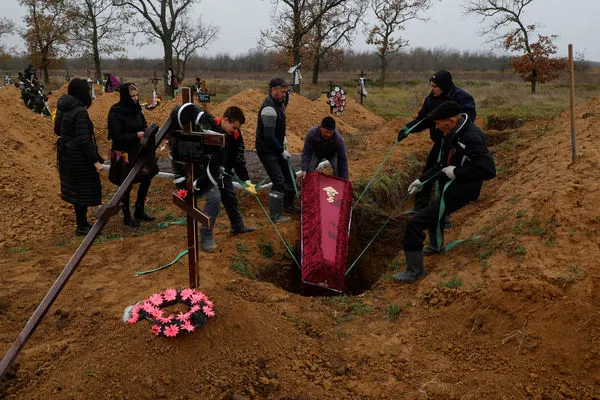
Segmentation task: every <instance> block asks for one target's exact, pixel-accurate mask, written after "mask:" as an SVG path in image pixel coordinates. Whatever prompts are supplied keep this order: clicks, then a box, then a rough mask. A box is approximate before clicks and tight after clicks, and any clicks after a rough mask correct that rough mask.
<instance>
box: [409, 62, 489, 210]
mask: <svg viewBox="0 0 600 400" xmlns="http://www.w3.org/2000/svg"><path fill="white" fill-rule="evenodd" d="M429 83H430V84H431V93H429V95H427V97H425V100H424V101H423V106H422V107H421V109H420V110H419V112H418V114H417V117H416V118H415V119H414V120H412V121H410V122H409V123H407V124H406V125H405V126H403V127H402V129H400V132H398V141H400V140H402V139H404V138H405V137H406V131H407V130H408V129H410V128H412V131H411V132H415V133H416V132H422V131H424V130H425V129H428V128H429V137H430V138H431V140H432V141H433V147H432V148H431V150H430V151H429V155H428V156H427V162H426V164H425V168H424V171H427V170H429V169H431V168H432V167H433V166H434V165H436V163H437V162H438V155H439V152H440V151H439V150H440V148H439V146H440V143H441V139H442V133H441V132H440V131H439V129H437V128H436V127H435V122H434V121H432V120H431V119H430V118H427V115H428V114H429V113H431V112H432V111H433V110H434V109H435V108H436V107H437V106H439V105H440V104H442V103H444V102H446V101H454V102H456V103H458V104H460V105H461V106H462V112H463V113H465V114H466V115H467V116H468V118H469V119H470V120H471V122H475V117H476V116H477V113H476V111H475V100H474V99H473V97H472V96H471V95H470V94H469V93H467V92H466V91H465V90H463V89H461V88H459V87H457V86H456V85H454V82H453V81H452V74H451V73H450V72H448V71H446V70H444V69H442V70H439V71H438V72H436V73H435V74H433V75H432V76H431V77H430V78H429ZM421 120H424V121H423V122H421V123H419V121H421ZM417 123H419V125H418V126H415V125H417ZM432 187H433V186H432V185H431V184H426V185H424V186H423V190H422V191H421V192H419V194H418V195H417V196H415V205H414V207H413V208H412V209H410V210H408V211H406V212H405V213H404V214H405V215H412V214H416V213H417V211H419V210H421V209H423V208H424V207H425V206H426V205H427V204H428V203H429V199H430V198H431V189H432Z"/></svg>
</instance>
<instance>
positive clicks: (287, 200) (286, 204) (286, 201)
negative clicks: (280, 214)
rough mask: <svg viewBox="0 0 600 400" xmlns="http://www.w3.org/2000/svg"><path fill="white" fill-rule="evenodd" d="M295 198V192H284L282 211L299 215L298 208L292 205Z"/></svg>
mask: <svg viewBox="0 0 600 400" xmlns="http://www.w3.org/2000/svg"><path fill="white" fill-rule="evenodd" d="M295 197H296V192H294V191H292V190H286V192H285V194H284V195H283V209H284V210H285V212H287V213H288V214H300V212H301V210H300V207H296V206H295V205H294V198H295Z"/></svg>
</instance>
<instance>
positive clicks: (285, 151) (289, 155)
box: [281, 150, 292, 161]
mask: <svg viewBox="0 0 600 400" xmlns="http://www.w3.org/2000/svg"><path fill="white" fill-rule="evenodd" d="M281 157H283V159H284V160H286V161H287V160H289V159H290V158H292V155H291V154H290V153H288V151H287V150H284V151H283V152H281Z"/></svg>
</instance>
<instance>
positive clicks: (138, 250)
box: [0, 87, 600, 400]
mask: <svg viewBox="0 0 600 400" xmlns="http://www.w3.org/2000/svg"><path fill="white" fill-rule="evenodd" d="M264 95H265V94H264V93H262V92H261V91H248V92H244V93H243V94H240V96H239V97H237V98H235V97H234V98H232V99H230V102H224V103H221V104H213V105H211V106H210V107H214V108H213V109H212V111H211V112H213V113H214V114H215V115H218V114H219V113H220V112H222V110H223V109H224V107H226V106H227V105H228V104H236V105H240V106H242V108H243V109H244V111H245V112H246V115H247V117H248V119H249V122H248V126H247V127H246V129H245V132H246V136H249V137H252V133H253V130H252V129H250V128H251V127H250V124H251V123H252V119H254V124H256V122H255V118H256V112H257V110H258V107H259V106H260V104H262V100H263V99H264ZM177 100H178V99H174V100H172V101H170V102H171V104H169V102H166V104H165V105H168V107H164V108H163V109H162V110H161V109H160V108H158V109H156V110H154V111H151V112H149V113H148V114H147V115H153V114H154V113H155V112H156V111H159V113H157V114H154V115H161V114H160V113H162V112H165V111H166V110H168V112H166V113H165V115H168V113H170V108H171V107H172V106H173V105H175V104H179V103H178V102H177ZM179 101H180V99H179ZM108 103H110V102H106V104H104V103H103V102H100V101H99V102H98V103H96V107H97V110H91V114H94V117H93V118H94V119H95V120H96V121H94V122H95V123H97V124H98V125H100V119H106V114H107V113H108V108H110V105H109V104H108ZM322 106H323V104H320V103H319V102H317V104H314V102H310V101H308V100H306V99H302V98H297V96H295V95H294V96H292V102H291V103H290V107H289V108H288V115H289V118H290V125H291V126H292V128H291V129H292V130H291V134H290V139H291V143H290V145H291V146H293V147H294V148H295V150H296V151H299V149H300V147H301V146H300V144H301V140H300V137H301V135H303V134H304V132H305V130H306V129H308V128H309V127H310V126H311V125H313V124H316V123H318V121H319V120H320V118H322V115H323V110H322V108H321V107H322ZM161 107H162V106H161ZM0 109H1V110H0V113H2V114H0V128H1V129H2V131H3V132H4V135H3V137H2V138H1V139H0V167H1V168H0V174H2V175H1V176H0V185H2V186H1V189H2V190H0V196H2V197H1V198H0V201H3V202H4V204H5V206H4V208H3V213H2V215H1V216H0V231H2V232H3V235H2V236H1V237H0V243H1V244H2V246H3V247H2V248H1V249H0V250H1V253H0V254H1V256H2V259H1V268H2V274H1V275H0V276H1V278H0V285H2V286H1V287H2V290H0V343H1V346H0V348H2V349H3V352H5V351H6V350H7V349H8V348H9V346H10V344H11V343H12V342H13V340H14V339H15V338H16V337H17V335H18V333H19V332H20V330H21V329H22V327H23V326H24V325H25V323H26V322H27V320H28V318H29V317H30V315H31V314H32V313H33V312H34V310H35V308H36V306H37V304H38V303H39V301H40V300H41V299H42V298H43V297H44V295H45V294H46V292H47V290H48V288H49V287H50V285H51V284H52V282H53V281H54V280H55V279H56V277H57V276H58V274H59V273H60V271H61V270H62V268H63V267H64V265H65V264H66V262H67V261H68V260H69V257H71V255H72V254H73V252H74V251H75V249H76V248H77V246H78V244H79V243H80V241H81V239H80V238H75V237H74V236H73V232H72V230H73V229H72V227H73V226H74V221H73V220H74V218H73V216H72V215H70V208H67V206H66V205H64V202H62V201H61V200H60V198H59V197H58V174H57V172H56V170H55V166H54V157H55V154H54V142H55V139H54V135H53V133H52V132H51V126H50V119H49V118H44V117H42V116H40V115H37V114H34V113H32V112H31V111H29V110H28V109H26V108H25V106H24V105H23V104H22V101H20V98H19V92H18V91H17V90H16V89H14V88H13V89H11V88H10V87H9V88H5V89H0ZM576 115H577V118H576V131H577V154H578V159H577V162H575V163H572V162H571V149H570V136H569V132H570V126H569V115H568V114H567V113H564V114H562V115H560V116H559V117H557V118H555V119H552V120H549V121H536V122H533V123H528V124H525V125H523V126H521V127H520V128H518V129H517V130H516V131H515V134H514V135H511V137H510V138H509V140H508V141H506V142H504V143H498V144H496V145H495V146H494V147H493V148H492V151H493V153H494V157H495V161H496V165H497V169H498V176H497V177H496V178H495V179H493V180H491V181H488V182H486V183H485V184H484V187H483V191H482V196H481V198H480V199H479V200H478V201H477V202H474V203H472V204H470V205H468V206H467V207H465V208H464V209H462V210H460V211H459V212H457V213H455V214H453V215H452V218H451V219H452V222H453V227H452V228H451V229H449V230H448V231H447V237H446V240H447V242H451V241H454V240H459V239H460V240H464V239H467V240H466V241H464V242H462V243H461V244H459V245H457V246H456V247H455V248H453V249H452V250H450V251H449V252H448V253H447V254H444V255H439V256H432V257H427V258H426V259H425V267H426V269H427V271H428V275H427V277H426V278H425V279H423V280H421V281H419V282H418V283H416V284H412V285H398V284H396V283H394V282H393V281H392V280H391V279H390V275H391V274H394V273H397V272H399V271H400V270H402V269H403V268H404V264H403V259H402V256H400V257H397V258H396V259H393V260H390V259H387V258H383V257H382V256H381V255H380V254H377V253H375V252H367V253H366V254H365V258H367V259H368V261H367V262H366V263H365V265H366V266H367V267H369V266H371V265H374V266H376V267H377V268H378V269H383V270H385V274H384V275H383V276H382V277H381V278H379V279H378V280H377V279H376V278H374V280H375V283H374V286H373V287H372V288H370V289H369V290H367V291H366V292H365V293H364V294H362V295H361V296H343V297H331V298H323V297H302V296H300V295H297V294H294V293H289V292H286V291H284V290H283V289H281V288H280V287H277V286H275V285H274V284H272V283H270V282H271V280H269V278H272V277H271V276H270V275H281V276H288V275H289V276H290V277H292V279H299V278H298V273H297V269H296V266H295V265H293V264H292V263H291V262H290V257H289V255H287V254H286V253H285V250H284V249H283V247H282V246H281V245H280V244H279V238H278V236H277V234H276V233H275V232H274V231H273V230H272V229H271V228H270V227H269V225H268V222H266V219H265V217H264V215H263V214H262V210H261V208H260V207H259V206H258V205H257V203H256V201H255V199H254V198H253V197H251V196H248V195H246V194H244V193H241V194H240V202H241V210H242V212H243V214H244V218H245V222H246V223H247V224H249V225H252V226H256V227H257V231H255V232H253V233H249V234H246V235H242V236H237V237H235V238H233V237H231V236H230V235H229V222H228V221H227V220H226V218H225V217H224V216H223V217H219V218H218V219H217V221H216V225H215V239H216V241H217V243H218V245H219V249H218V251H217V252H215V253H210V254H209V253H202V254H201V256H200V257H201V258H200V270H201V289H202V291H203V292H205V293H206V294H207V295H208V297H209V298H210V299H211V300H213V301H214V304H215V312H216V317H215V318H214V319H212V320H210V321H209V322H208V323H207V324H206V325H205V326H203V327H202V328H201V329H200V330H199V331H198V332H193V333H191V334H184V335H181V336H178V337H176V338H170V339H166V338H158V337H154V336H152V334H151V332H150V326H151V324H149V323H145V322H139V323H137V324H135V325H125V324H123V322H122V321H121V316H122V314H123V310H124V308H125V307H127V306H128V305H131V304H134V303H136V302H137V301H140V300H143V299H145V298H147V297H149V296H150V295H151V294H153V293H155V292H157V291H161V290H164V289H167V288H182V287H185V286H186V284H187V282H188V269H187V262H186V261H185V258H184V259H183V260H181V261H179V263H177V264H175V265H174V266H172V267H170V268H168V269H163V270H161V271H159V272H155V273H152V274H145V275H139V276H135V277H134V272H135V271H136V270H137V271H140V270H147V269H151V268H156V267H158V266H161V265H164V264H166V263H168V262H169V261H171V260H172V259H173V258H174V257H175V255H176V254H177V253H179V252H180V251H181V250H182V249H183V248H185V247H186V240H185V237H186V228H185V226H181V225H170V226H168V227H167V228H164V229H160V228H159V227H158V226H157V224H156V222H162V223H168V222H172V221H173V220H174V219H176V218H179V217H180V216H181V211H180V210H178V209H177V208H176V207H175V206H173V204H172V199H171V192H172V185H171V183H170V182H169V181H167V180H161V179H155V180H153V183H152V187H151V189H150V194H149V198H148V204H147V209H148V211H149V212H151V213H153V214H155V215H156V216H157V221H155V223H144V224H143V225H142V228H141V229H139V230H136V231H129V230H126V229H124V228H123V224H122V221H121V220H120V218H119V217H118V216H116V217H114V218H112V219H111V220H110V221H109V222H108V224H107V226H106V227H105V228H104V231H103V233H102V235H101V236H100V238H99V239H98V240H97V242H96V243H95V244H94V246H93V247H92V249H91V250H90V251H89V253H88V254H87V255H86V258H85V259H84V262H82V264H81V265H80V266H79V268H78V269H77V270H76V271H75V273H74V274H73V276H72V277H71V279H70V281H69V282H68V284H67V285H66V287H65V289H64V291H63V292H62V293H61V295H60V296H59V297H58V299H57V301H56V302H55V303H54V304H53V306H52V308H51V309H50V311H49V313H48V314H47V315H46V316H45V318H44V320H43V321H42V323H41V324H40V325H39V327H38V328H37V331H36V333H35V334H34V335H33V336H32V337H31V339H30V340H29V341H28V342H27V345H26V346H25V347H24V350H23V351H22V353H21V354H20V355H19V357H18V358H17V363H18V365H17V366H16V367H15V368H14V369H12V370H11V371H10V374H9V377H8V379H7V380H6V381H4V382H2V383H0V396H3V397H7V398H14V399H29V398H35V399H42V398H52V399H71V398H100V397H104V398H119V399H121V398H136V399H138V398H139V399H144V398H148V399H150V398H157V397H158V398H173V399H185V398H210V399H236V398H237V399H244V398H245V399H289V400H291V399H295V400H299V399H326V398H336V399H337V398H339V399H358V398H365V399H367V398H381V399H385V398H392V397H394V394H399V393H401V394H402V396H403V397H405V398H409V399H425V398H433V399H459V398H460V399H465V400H470V399H482V398H484V399H505V398H514V399H523V398H533V399H592V398H600V362H599V361H598V360H599V355H600V345H599V341H598V338H599V337H600V318H599V314H598V309H599V307H600V296H599V295H598V293H600V279H599V277H600V266H599V265H598V263H597V260H598V259H599V258H600V247H599V246H598V235H599V233H600V225H599V219H600V213H599V212H598V210H597V205H598V204H599V203H600V187H599V186H600V183H599V182H598V181H597V177H596V170H597V163H598V160H599V159H600V143H599V142H598V140H597V135H596V130H597V129H596V126H597V125H598V123H600V117H599V116H598V115H600V99H592V100H591V101H589V102H587V103H585V104H582V105H580V106H578V107H577V109H576ZM583 115H586V118H583V117H582V116H583ZM165 118H166V117H163V118H160V120H164V119H165ZM148 119H149V122H152V121H156V119H154V120H153V119H151V118H148ZM294 120H296V121H294ZM338 122H339V124H340V126H342V125H343V124H346V125H347V126H348V127H355V126H354V125H353V124H357V125H359V122H356V121H353V122H352V124H351V123H350V122H349V121H346V120H345V115H342V116H341V117H340V118H339V119H338ZM372 122H373V121H370V122H369V123H372ZM405 123H406V121H405V120H403V119H395V120H392V121H389V122H387V123H386V122H383V123H381V122H379V123H374V126H373V128H372V129H370V130H369V129H367V128H366V126H367V125H365V127H363V128H361V130H360V132H359V133H356V134H355V133H354V132H356V131H352V130H349V131H348V132H347V133H346V134H345V135H346V141H347V143H348V145H349V146H348V149H349V158H350V169H351V177H352V179H353V181H357V180H365V179H368V178H370V177H371V176H372V173H373V172H374V170H375V169H376V168H377V166H378V165H379V164H380V162H381V160H382V159H383V158H384V156H385V155H386V153H387V152H388V150H389V149H390V147H391V146H392V145H393V143H394V141H395V138H396V134H397V131H398V129H399V128H400V127H401V126H403V125H404V124H405ZM254 126H255V125H254ZM98 136H100V134H98ZM428 136H429V135H428V133H427V132H422V133H419V134H415V135H410V136H409V137H408V138H406V139H404V140H403V141H402V142H400V143H399V144H398V145H397V147H396V148H395V150H394V152H393V153H392V154H391V156H390V159H389V161H388V163H387V164H386V167H385V169H384V170H383V171H382V174H384V175H387V174H388V172H390V171H391V172H394V171H397V172H398V173H399V174H401V173H404V172H403V171H404V170H405V169H406V168H405V166H406V165H405V164H403V163H406V162H407V161H406V159H408V158H409V157H412V156H413V155H414V153H425V152H426V151H427V150H428V149H429V146H430V144H429V143H428V141H429V139H428ZM247 142H249V144H252V142H253V140H251V139H249V140H247ZM413 167H414V165H413ZM103 184H104V187H103V190H104V192H105V193H106V194H107V195H110V194H111V193H112V192H114V186H111V185H110V184H108V183H107V182H106V181H105V176H103ZM29 187H33V189H28V188H29ZM261 200H262V201H263V203H264V202H266V200H267V196H266V193H261ZM5 210H7V211H5ZM37 210H44V213H41V212H39V213H38V211H37ZM63 211H64V212H67V211H68V213H66V214H65V213H63ZM378 211H379V210H378ZM382 212H383V211H382ZM7 214H8V216H5V215H7ZM32 215H33V217H34V218H30V216H32ZM43 218H45V220H44V219H43ZM400 218H402V217H400ZM32 220H33V222H31V221H32ZM37 220H39V221H40V222H36V221H37ZM32 225H33V226H32ZM278 228H279V229H280V231H281V234H282V236H283V237H284V238H286V239H287V240H288V241H289V243H291V244H297V242H298V239H299V232H300V220H299V218H298V217H297V216H295V217H293V220H292V222H291V223H288V224H281V225H279V226H278ZM368 228H369V229H371V230H374V229H377V228H378V227H377V226H370V227H368ZM61 229H62V231H61ZM352 229H353V230H357V229H364V230H366V228H364V227H361V226H354V225H353V227H352ZM5 233H8V234H9V235H12V236H6V235H5ZM15 235H16V237H15ZM5 237H7V239H5ZM22 237H23V238H24V239H27V240H29V242H28V245H27V247H25V246H18V247H17V246H16V245H15V244H14V243H12V242H11V241H12V240H14V239H15V238H18V239H19V240H20V239H21V238H22ZM57 239H60V245H58V244H57V243H58V242H50V244H48V241H50V240H57ZM392 239H393V238H392ZM354 250H356V251H358V250H360V249H353V251H354ZM356 251H355V252H356ZM390 252H391V253H393V251H392V250H390V249H388V253H390ZM350 261H352V260H350ZM373 269H375V268H373ZM254 271H261V273H260V274H256V275H254V273H255V272H254ZM264 271H268V273H265V272H264ZM131 360H135V362H134V363H132V362H131ZM382 382H385V384H383V385H382ZM402 396H401V397H402Z"/></svg>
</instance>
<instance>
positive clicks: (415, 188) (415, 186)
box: [408, 179, 423, 194]
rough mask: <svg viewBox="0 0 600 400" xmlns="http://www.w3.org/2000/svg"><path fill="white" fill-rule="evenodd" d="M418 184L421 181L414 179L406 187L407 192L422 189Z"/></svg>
mask: <svg viewBox="0 0 600 400" xmlns="http://www.w3.org/2000/svg"><path fill="white" fill-rule="evenodd" d="M420 184H421V181H420V180H418V179H415V180H414V182H413V183H411V184H410V186H409V187H408V194H413V193H419V192H420V191H421V190H423V188H422V187H420V186H419V185H420Z"/></svg>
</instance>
